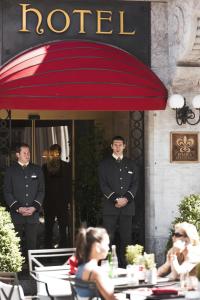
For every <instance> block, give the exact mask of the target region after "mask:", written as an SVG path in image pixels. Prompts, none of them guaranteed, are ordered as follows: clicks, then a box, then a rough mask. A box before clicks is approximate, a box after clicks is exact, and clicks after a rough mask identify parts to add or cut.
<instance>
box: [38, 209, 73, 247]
mask: <svg viewBox="0 0 200 300" xmlns="http://www.w3.org/2000/svg"><path fill="white" fill-rule="evenodd" d="M56 217H57V221H58V228H59V244H58V246H59V248H66V247H67V246H68V239H67V225H68V222H67V213H66V212H65V211H63V213H61V212H59V213H56V212H53V211H51V212H49V211H45V212H44V220H45V225H44V235H45V236H44V243H45V248H47V249H48V248H53V227H54V224H55V218H56Z"/></svg>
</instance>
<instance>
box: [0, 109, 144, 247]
mask: <svg viewBox="0 0 200 300" xmlns="http://www.w3.org/2000/svg"><path fill="white" fill-rule="evenodd" d="M11 115H12V118H11V120H10V122H9V119H8V120H7V125H8V126H7V134H8V135H7V136H5V140H4V143H2V144H1V145H2V146H3V145H4V144H5V143H7V142H8V141H10V146H9V147H8V148H7V150H6V149H4V153H5V150H6V151H7V153H6V154H5V156H4V158H5V160H4V163H3V162H2V165H1V170H2V171H3V169H4V170H5V168H6V166H7V165H9V164H10V163H11V161H13V160H14V159H15V153H14V148H15V146H16V144H18V143H20V142H26V143H28V144H29V145H30V146H31V152H32V161H33V162H35V163H37V164H39V165H40V166H42V165H43V164H44V163H45V158H44V152H45V150H47V149H48V148H49V146H51V145H52V144H54V143H58V144H60V145H61V146H62V153H63V154H64V155H63V156H62V159H63V160H65V161H67V163H69V164H70V167H71V176H70V178H66V182H67V181H70V182H71V184H72V194H71V197H70V199H69V206H68V217H69V226H68V236H69V240H70V245H73V242H74V236H75V232H76V229H77V228H78V227H79V226H80V225H81V224H84V225H87V226H92V225H93V226H96V225H101V198H102V194H101V191H100V188H99V183H98V176H97V167H98V163H99V161H100V160H101V159H102V158H103V157H104V156H106V155H108V153H109V152H110V140H111V138H112V136H113V135H115V134H121V135H123V136H124V137H125V139H126V141H127V153H126V155H127V156H129V157H131V158H133V159H136V160H137V163H138V165H139V167H140V188H139V191H138V195H137V198H136V216H135V220H134V222H133V240H134V243H135V242H136V243H144V188H143V187H144V175H143V173H144V163H143V161H144V140H143V138H144V130H143V125H144V124H143V113H142V112H59V111H57V112H56V111H55V112H47V111H45V112H44V111H38V112H37V115H36V113H35V112H34V111H25V110H24V111H12V112H11ZM64 119H65V120H64ZM119 120H120V122H119ZM3 122H4V124H6V122H5V120H3V119H1V123H2V126H3ZM2 126H1V128H3V127H2ZM4 131H5V128H4ZM0 150H1V151H3V148H2V147H1V149H0ZM1 199H2V198H1ZM40 221H41V223H40V240H39V243H40V245H39V247H41V248H42V247H43V230H44V225H43V222H44V219H43V214H42V212H41V219H40ZM56 237H57V228H56V227H55V230H54V240H55V245H56V244H57V238H56Z"/></svg>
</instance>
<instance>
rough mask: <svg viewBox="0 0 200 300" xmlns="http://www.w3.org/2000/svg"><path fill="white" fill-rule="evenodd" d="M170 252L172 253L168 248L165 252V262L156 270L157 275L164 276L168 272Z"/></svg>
mask: <svg viewBox="0 0 200 300" xmlns="http://www.w3.org/2000/svg"><path fill="white" fill-rule="evenodd" d="M171 253H172V249H170V250H169V251H168V253H167V256H166V262H165V263H164V264H163V265H162V266H160V267H159V268H158V272H157V275H158V276H165V275H167V274H168V273H169V272H170V268H171V263H170V256H171Z"/></svg>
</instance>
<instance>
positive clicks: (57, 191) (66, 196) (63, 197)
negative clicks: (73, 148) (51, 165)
mask: <svg viewBox="0 0 200 300" xmlns="http://www.w3.org/2000/svg"><path fill="white" fill-rule="evenodd" d="M42 169H43V172H44V179H45V198H44V202H43V207H44V210H45V212H46V213H48V212H49V213H50V214H52V212H54V213H55V215H60V214H63V213H64V212H65V213H66V214H67V210H68V203H69V201H70V198H71V194H72V176H71V165H70V164H69V163H67V162H65V161H62V160H61V166H60V170H59V172H57V173H56V174H50V173H49V172H48V170H47V165H46V164H44V165H43V167H42Z"/></svg>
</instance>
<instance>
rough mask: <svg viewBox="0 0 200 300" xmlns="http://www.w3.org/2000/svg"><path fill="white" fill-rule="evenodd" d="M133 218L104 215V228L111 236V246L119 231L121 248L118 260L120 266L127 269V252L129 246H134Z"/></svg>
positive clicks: (118, 250)
mask: <svg viewBox="0 0 200 300" xmlns="http://www.w3.org/2000/svg"><path fill="white" fill-rule="evenodd" d="M132 219H133V217H132V216H126V215H121V214H120V215H118V216H115V215H114V216H113V215H104V216H103V226H104V228H105V229H106V230H107V231H108V234H109V236H110V244H111V245H112V244H113V243H114V239H115V233H116V231H117V230H118V233H119V248H118V249H117V252H118V259H119V266H120V267H122V268H125V267H126V265H127V263H126V258H125V250H126V246H127V245H131V244H132Z"/></svg>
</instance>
